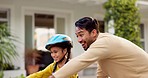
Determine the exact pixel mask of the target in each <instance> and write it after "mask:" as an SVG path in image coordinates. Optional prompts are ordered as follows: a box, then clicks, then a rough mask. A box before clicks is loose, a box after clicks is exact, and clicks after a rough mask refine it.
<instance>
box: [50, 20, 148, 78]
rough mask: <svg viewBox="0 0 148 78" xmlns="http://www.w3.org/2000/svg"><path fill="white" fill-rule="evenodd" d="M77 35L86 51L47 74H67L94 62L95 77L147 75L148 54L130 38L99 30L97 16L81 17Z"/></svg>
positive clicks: (144, 77) (57, 76)
mask: <svg viewBox="0 0 148 78" xmlns="http://www.w3.org/2000/svg"><path fill="white" fill-rule="evenodd" d="M75 25H76V30H75V33H76V36H77V38H78V42H79V43H80V44H81V45H82V46H83V48H84V50H85V52H84V53H83V54H81V55H79V56H77V57H75V58H73V59H72V60H71V61H69V62H68V63H67V64H66V65H65V66H63V67H62V68H61V69H60V70H59V71H57V72H55V73H54V74H53V75H52V76H50V77H49V78H66V77H68V76H70V75H72V74H74V73H76V72H79V71H80V70H82V69H84V68H86V67H87V66H89V65H90V64H92V63H94V62H97V63H98V70H97V77H98V78H108V77H110V78H148V54H147V53H146V52H145V51H144V50H143V49H141V48H140V47H138V46H137V45H135V44H133V43H132V42H130V41H128V40H126V39H123V38H121V37H117V36H114V35H111V34H109V33H100V32H99V31H98V28H99V24H98V22H97V20H96V19H93V18H90V17H84V18H81V19H79V20H78V21H77V22H76V23H75Z"/></svg>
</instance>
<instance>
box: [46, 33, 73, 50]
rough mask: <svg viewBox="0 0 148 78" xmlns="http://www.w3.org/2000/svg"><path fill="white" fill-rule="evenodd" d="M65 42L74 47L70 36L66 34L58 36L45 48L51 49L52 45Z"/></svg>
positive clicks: (51, 39)
mask: <svg viewBox="0 0 148 78" xmlns="http://www.w3.org/2000/svg"><path fill="white" fill-rule="evenodd" d="M63 42H69V43H70V46H71V47H72V40H71V38H70V37H69V36H67V35H64V34H56V35H54V36H52V37H51V38H50V39H49V40H48V42H47V44H46V46H45V48H46V49H49V47H51V45H54V44H57V43H63Z"/></svg>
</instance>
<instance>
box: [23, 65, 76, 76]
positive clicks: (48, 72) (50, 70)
mask: <svg viewBox="0 0 148 78" xmlns="http://www.w3.org/2000/svg"><path fill="white" fill-rule="evenodd" d="M55 64H56V62H53V63H52V64H50V65H49V66H47V67H46V68H45V69H44V70H42V71H39V72H36V73H33V74H31V75H29V76H27V77H26V78H48V77H49V76H50V75H52V73H53V69H54V66H55ZM59 69H60V68H59V67H58V66H57V68H56V71H57V70H59ZM61 74H63V73H61ZM77 77H78V75H77V74H74V75H71V76H70V77H69V78H77Z"/></svg>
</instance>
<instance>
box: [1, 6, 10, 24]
mask: <svg viewBox="0 0 148 78" xmlns="http://www.w3.org/2000/svg"><path fill="white" fill-rule="evenodd" d="M9 22H10V10H9V9H1V8H0V24H3V23H6V24H7V25H8V26H9Z"/></svg>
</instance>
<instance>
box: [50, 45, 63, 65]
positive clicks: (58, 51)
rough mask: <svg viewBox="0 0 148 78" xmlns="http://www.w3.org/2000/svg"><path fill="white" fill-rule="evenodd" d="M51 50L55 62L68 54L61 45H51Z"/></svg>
mask: <svg viewBox="0 0 148 78" xmlns="http://www.w3.org/2000/svg"><path fill="white" fill-rule="evenodd" d="M50 52H51V56H52V58H53V59H54V61H55V62H59V61H60V60H61V59H62V58H63V57H65V56H64V55H65V54H66V52H65V51H64V50H63V49H62V48H60V47H51V49H50Z"/></svg>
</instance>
